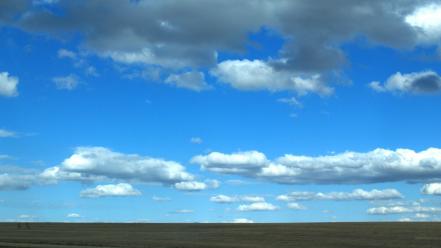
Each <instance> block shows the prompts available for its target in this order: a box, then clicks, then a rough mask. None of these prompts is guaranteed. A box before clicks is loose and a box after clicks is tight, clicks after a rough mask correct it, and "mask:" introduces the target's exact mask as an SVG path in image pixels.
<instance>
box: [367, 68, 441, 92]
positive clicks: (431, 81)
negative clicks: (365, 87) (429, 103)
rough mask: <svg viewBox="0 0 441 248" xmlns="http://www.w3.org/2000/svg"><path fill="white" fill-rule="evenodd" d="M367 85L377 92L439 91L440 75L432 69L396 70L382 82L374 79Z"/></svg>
mask: <svg viewBox="0 0 441 248" xmlns="http://www.w3.org/2000/svg"><path fill="white" fill-rule="evenodd" d="M369 87H370V88H371V89H373V90H375V91H377V92H392V93H412V94H428V93H437V92H440V91H441V77H440V76H439V75H438V74H437V73H436V72H434V71H422V72H414V73H408V74H401V73H400V72H397V73H395V74H393V75H392V76H390V77H389V78H388V79H387V80H386V82H385V83H384V84H382V83H380V82H378V81H374V82H371V83H370V84H369Z"/></svg>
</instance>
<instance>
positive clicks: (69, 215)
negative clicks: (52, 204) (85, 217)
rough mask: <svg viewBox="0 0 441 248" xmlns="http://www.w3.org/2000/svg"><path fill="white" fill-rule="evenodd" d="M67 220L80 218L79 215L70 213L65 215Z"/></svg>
mask: <svg viewBox="0 0 441 248" xmlns="http://www.w3.org/2000/svg"><path fill="white" fill-rule="evenodd" d="M66 217H67V218H80V217H81V215H80V214H77V213H70V214H68V215H66Z"/></svg>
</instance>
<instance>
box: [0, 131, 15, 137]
mask: <svg viewBox="0 0 441 248" xmlns="http://www.w3.org/2000/svg"><path fill="white" fill-rule="evenodd" d="M15 137H18V134H17V133H16V132H14V131H10V130H6V129H0V138H15Z"/></svg>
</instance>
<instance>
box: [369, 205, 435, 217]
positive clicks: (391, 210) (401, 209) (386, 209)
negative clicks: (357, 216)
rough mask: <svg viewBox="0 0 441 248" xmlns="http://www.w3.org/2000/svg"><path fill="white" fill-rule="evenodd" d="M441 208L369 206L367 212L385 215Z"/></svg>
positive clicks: (424, 211)
mask: <svg viewBox="0 0 441 248" xmlns="http://www.w3.org/2000/svg"><path fill="white" fill-rule="evenodd" d="M438 212H441V208H437V207H423V206H409V207H408V206H382V207H375V208H369V209H368V210H367V213H368V214H373V215H387V214H406V213H438Z"/></svg>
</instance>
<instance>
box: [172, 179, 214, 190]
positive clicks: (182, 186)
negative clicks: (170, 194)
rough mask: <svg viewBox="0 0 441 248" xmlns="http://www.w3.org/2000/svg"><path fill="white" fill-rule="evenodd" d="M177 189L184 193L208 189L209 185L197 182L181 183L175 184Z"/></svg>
mask: <svg viewBox="0 0 441 248" xmlns="http://www.w3.org/2000/svg"><path fill="white" fill-rule="evenodd" d="M175 188H176V189H177V190H183V191H200V190H204V189H206V188H207V184H205V183H203V182H197V181H189V182H180V183H175Z"/></svg>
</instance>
